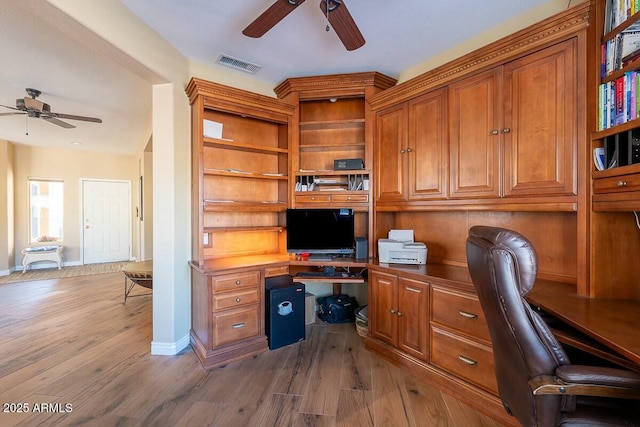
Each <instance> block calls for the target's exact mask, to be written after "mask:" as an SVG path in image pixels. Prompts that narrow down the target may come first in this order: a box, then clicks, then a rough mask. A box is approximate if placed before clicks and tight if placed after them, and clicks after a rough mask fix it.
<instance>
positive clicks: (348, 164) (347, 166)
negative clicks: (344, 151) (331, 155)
mask: <svg viewBox="0 0 640 427" xmlns="http://www.w3.org/2000/svg"><path fill="white" fill-rule="evenodd" d="M361 169H364V162H363V161H362V159H337V160H334V161H333V170H337V171H341V170H361Z"/></svg>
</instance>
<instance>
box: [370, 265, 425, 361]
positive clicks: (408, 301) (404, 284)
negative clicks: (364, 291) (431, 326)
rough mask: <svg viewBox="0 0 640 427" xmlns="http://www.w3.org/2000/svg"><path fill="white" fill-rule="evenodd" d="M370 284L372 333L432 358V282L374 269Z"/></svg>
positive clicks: (407, 351)
mask: <svg viewBox="0 0 640 427" xmlns="http://www.w3.org/2000/svg"><path fill="white" fill-rule="evenodd" d="M369 286H370V296H369V307H370V309H369V313H370V314H369V316H370V321H369V325H370V333H371V336H372V337H374V338H376V339H379V340H381V341H383V342H386V343H388V344H391V345H392V346H394V347H397V348H398V349H400V350H401V351H403V352H405V353H407V354H410V355H412V356H414V357H416V358H418V359H420V360H424V361H426V360H428V357H429V347H428V329H427V324H428V319H429V317H428V313H429V311H428V310H429V284H428V283H426V282H421V281H418V280H413V279H409V278H404V277H399V276H396V275H393V274H388V273H383V272H380V271H375V270H374V271H372V272H371V275H370V281H369Z"/></svg>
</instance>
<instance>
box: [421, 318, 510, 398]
mask: <svg viewBox="0 0 640 427" xmlns="http://www.w3.org/2000/svg"><path fill="white" fill-rule="evenodd" d="M431 363H432V364H433V365H436V366H438V367H440V368H442V369H444V370H445V371H448V372H451V373H452V374H454V375H457V376H458V377H460V378H463V379H465V380H467V381H469V382H471V383H473V384H475V385H477V386H479V387H481V388H483V389H485V390H487V391H489V392H491V393H493V394H496V395H497V394H498V385H497V383H496V375H495V371H494V364H493V352H492V350H491V348H489V347H488V346H485V345H483V344H480V343H477V342H474V341H471V340H468V339H466V338H463V337H461V336H458V335H455V334H451V333H449V332H446V331H443V330H441V329H438V328H435V327H433V326H432V327H431Z"/></svg>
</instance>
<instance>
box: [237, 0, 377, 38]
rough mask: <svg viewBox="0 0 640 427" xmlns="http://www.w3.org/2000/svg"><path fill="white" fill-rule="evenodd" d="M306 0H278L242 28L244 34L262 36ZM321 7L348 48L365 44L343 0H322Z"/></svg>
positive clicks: (255, 36)
mask: <svg viewBox="0 0 640 427" xmlns="http://www.w3.org/2000/svg"><path fill="white" fill-rule="evenodd" d="M304 2H305V0H277V1H276V2H275V3H273V4H272V5H271V6H270V7H269V8H268V9H267V10H265V11H264V12H263V13H262V15H260V16H258V17H257V18H256V20H255V21H253V22H252V23H251V24H249V25H248V26H247V28H245V29H244V30H242V34H244V35H245V36H249V37H254V38H259V37H262V36H263V35H264V34H265V33H266V32H267V31H269V30H270V29H271V28H273V27H274V26H275V25H276V24H277V23H278V22H280V21H282V20H283V19H284V18H285V16H287V15H288V14H289V13H291V12H293V10H294V9H295V8H297V7H298V6H300V5H301V4H302V3H304ZM320 9H321V10H322V13H323V14H324V15H325V16H326V17H327V20H328V21H329V24H331V27H333V29H334V31H335V32H336V34H337V35H338V37H339V38H340V41H342V44H344V47H345V48H346V49H347V50H355V49H358V48H359V47H362V46H363V45H364V43H365V40H364V37H363V36H362V33H360V30H359V29H358V26H357V25H356V23H355V21H354V20H353V17H352V16H351V14H350V13H349V10H347V5H346V4H345V3H344V1H343V0H320ZM329 24H327V28H326V30H327V31H329V28H330V27H329Z"/></svg>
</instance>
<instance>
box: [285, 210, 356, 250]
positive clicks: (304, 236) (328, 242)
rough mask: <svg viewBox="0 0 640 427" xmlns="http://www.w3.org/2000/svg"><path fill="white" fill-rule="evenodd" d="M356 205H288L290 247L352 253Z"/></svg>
mask: <svg viewBox="0 0 640 427" xmlns="http://www.w3.org/2000/svg"><path fill="white" fill-rule="evenodd" d="M353 241H354V216H353V209H287V251H288V252H292V253H305V252H308V253H316V254H318V253H320V254H345V255H348V254H353Z"/></svg>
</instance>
